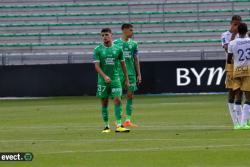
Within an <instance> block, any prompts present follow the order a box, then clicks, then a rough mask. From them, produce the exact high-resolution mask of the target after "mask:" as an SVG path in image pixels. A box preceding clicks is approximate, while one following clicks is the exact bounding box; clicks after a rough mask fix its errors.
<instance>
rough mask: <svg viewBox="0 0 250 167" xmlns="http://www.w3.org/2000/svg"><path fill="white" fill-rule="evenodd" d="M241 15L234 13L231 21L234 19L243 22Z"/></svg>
mask: <svg viewBox="0 0 250 167" xmlns="http://www.w3.org/2000/svg"><path fill="white" fill-rule="evenodd" d="M241 20H242V19H241V16H239V15H233V16H232V19H231V22H233V21H240V22H241Z"/></svg>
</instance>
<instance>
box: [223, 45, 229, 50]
mask: <svg viewBox="0 0 250 167" xmlns="http://www.w3.org/2000/svg"><path fill="white" fill-rule="evenodd" d="M223 48H224V49H225V52H227V50H228V43H227V44H224V45H223Z"/></svg>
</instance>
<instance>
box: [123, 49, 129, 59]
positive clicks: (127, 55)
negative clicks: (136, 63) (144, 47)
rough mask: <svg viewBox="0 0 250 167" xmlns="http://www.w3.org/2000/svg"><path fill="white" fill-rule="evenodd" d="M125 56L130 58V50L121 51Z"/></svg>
mask: <svg viewBox="0 0 250 167" xmlns="http://www.w3.org/2000/svg"><path fill="white" fill-rule="evenodd" d="M123 54H124V57H125V58H131V54H130V51H125V50H124V52H123Z"/></svg>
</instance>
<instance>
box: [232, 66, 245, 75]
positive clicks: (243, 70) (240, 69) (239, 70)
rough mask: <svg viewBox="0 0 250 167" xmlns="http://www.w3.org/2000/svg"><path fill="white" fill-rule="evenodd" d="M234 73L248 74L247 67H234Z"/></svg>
mask: <svg viewBox="0 0 250 167" xmlns="http://www.w3.org/2000/svg"><path fill="white" fill-rule="evenodd" d="M235 72H243V73H244V72H248V66H239V67H236V69H235Z"/></svg>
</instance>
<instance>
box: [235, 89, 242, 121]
mask: <svg viewBox="0 0 250 167" xmlns="http://www.w3.org/2000/svg"><path fill="white" fill-rule="evenodd" d="M242 94H243V93H242V91H241V90H240V88H237V89H236V90H235V102H234V112H235V113H236V118H237V126H238V125H239V124H240V122H241V118H242V105H241V102H242Z"/></svg>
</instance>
